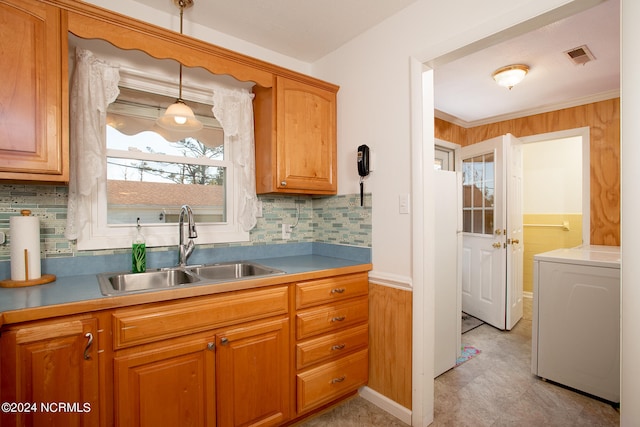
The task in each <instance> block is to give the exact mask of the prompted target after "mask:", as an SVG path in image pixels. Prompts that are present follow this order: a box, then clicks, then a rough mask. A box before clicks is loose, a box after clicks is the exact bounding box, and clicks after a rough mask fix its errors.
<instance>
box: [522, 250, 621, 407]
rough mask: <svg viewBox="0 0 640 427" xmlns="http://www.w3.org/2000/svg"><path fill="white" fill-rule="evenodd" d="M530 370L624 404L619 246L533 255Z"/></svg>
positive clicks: (549, 378) (555, 251) (543, 376)
mask: <svg viewBox="0 0 640 427" xmlns="http://www.w3.org/2000/svg"><path fill="white" fill-rule="evenodd" d="M533 275H534V288H533V323H532V354H531V371H532V372H533V374H535V375H537V376H539V377H541V378H545V379H548V380H551V381H554V382H557V383H559V384H564V385H566V386H569V387H571V388H574V389H577V390H581V391H583V392H585V393H589V394H591V395H594V396H597V397H600V398H602V399H606V400H608V401H611V402H616V403H617V402H620V248H619V247H617V246H593V245H592V246H580V247H577V248H572V249H558V250H554V251H551V252H545V253H542V254H538V255H535V256H534V268H533Z"/></svg>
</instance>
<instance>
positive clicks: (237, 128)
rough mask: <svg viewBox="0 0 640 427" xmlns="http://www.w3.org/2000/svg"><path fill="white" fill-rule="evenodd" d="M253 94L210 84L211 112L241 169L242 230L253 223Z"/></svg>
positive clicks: (255, 205) (240, 204)
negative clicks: (211, 87) (211, 92)
mask: <svg viewBox="0 0 640 427" xmlns="http://www.w3.org/2000/svg"><path fill="white" fill-rule="evenodd" d="M252 101H253V94H252V93H251V92H249V90H248V89H240V88H230V87H227V86H223V85H220V84H214V86H213V108H212V111H213V115H214V116H215V118H216V119H218V121H219V122H220V124H221V125H222V129H223V130H224V139H225V143H229V144H232V146H233V148H232V151H233V159H232V162H233V164H234V166H235V167H236V168H238V170H239V171H240V173H239V174H238V175H239V176H240V181H241V182H240V183H239V186H238V188H239V189H240V195H239V196H240V197H239V206H238V223H239V224H240V226H241V227H242V229H243V230H244V231H249V230H251V229H252V228H253V227H255V225H256V221H257V220H256V218H257V216H256V215H257V209H258V203H257V202H258V198H257V197H256V161H255V144H254V137H253V135H254V133H253V103H252Z"/></svg>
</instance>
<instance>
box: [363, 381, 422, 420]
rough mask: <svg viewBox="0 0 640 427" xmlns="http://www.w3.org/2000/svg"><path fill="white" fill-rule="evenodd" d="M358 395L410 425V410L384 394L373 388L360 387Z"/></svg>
mask: <svg viewBox="0 0 640 427" xmlns="http://www.w3.org/2000/svg"><path fill="white" fill-rule="evenodd" d="M358 392H359V393H360V396H361V397H362V398H363V399H366V400H368V401H369V402H371V403H373V404H374V405H376V406H377V407H378V408H380V409H382V410H383V411H385V412H388V413H389V414H391V415H393V416H394V417H396V418H397V419H399V420H400V421H402V422H403V423H405V424H409V425H411V410H410V409H407V408H405V407H404V406H402V405H400V404H399V403H396V402H394V401H393V400H391V399H389V398H388V397H386V396H383V395H382V394H380V393H378V392H377V391H375V390H372V389H370V388H369V387H366V386H365V387H362V388H360V390H358Z"/></svg>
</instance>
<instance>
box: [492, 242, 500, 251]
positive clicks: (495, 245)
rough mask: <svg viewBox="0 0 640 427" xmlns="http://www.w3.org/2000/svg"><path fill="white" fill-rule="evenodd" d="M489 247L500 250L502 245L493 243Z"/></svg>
mask: <svg viewBox="0 0 640 427" xmlns="http://www.w3.org/2000/svg"><path fill="white" fill-rule="evenodd" d="M491 246H493V247H494V248H496V249H498V248H501V247H502V243H500V242H495V243H494V244H493V245H491Z"/></svg>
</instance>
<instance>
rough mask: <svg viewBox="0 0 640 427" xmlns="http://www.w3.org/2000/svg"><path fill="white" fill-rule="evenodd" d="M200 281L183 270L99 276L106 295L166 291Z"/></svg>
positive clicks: (99, 281) (104, 274) (101, 287)
mask: <svg viewBox="0 0 640 427" xmlns="http://www.w3.org/2000/svg"><path fill="white" fill-rule="evenodd" d="M198 281H200V279H199V278H198V277H196V276H194V275H193V274H190V273H189V272H188V271H185V270H181V269H168V270H153V271H147V272H145V273H103V274H98V283H100V290H101V291H102V293H103V294H104V295H115V294H121V293H128V292H135V291H146V290H151V289H166V288H170V287H173V286H179V285H184V284H186V283H194V282H198Z"/></svg>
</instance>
